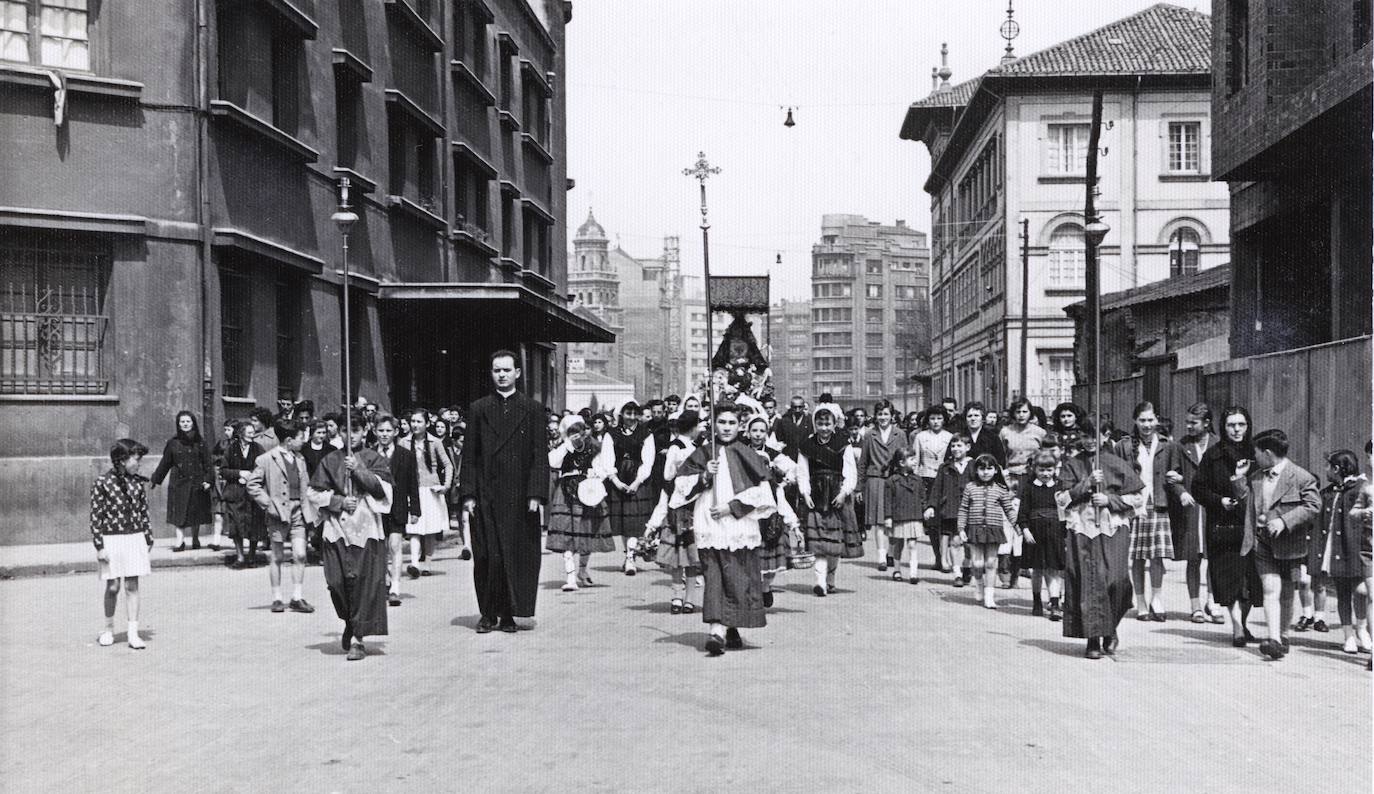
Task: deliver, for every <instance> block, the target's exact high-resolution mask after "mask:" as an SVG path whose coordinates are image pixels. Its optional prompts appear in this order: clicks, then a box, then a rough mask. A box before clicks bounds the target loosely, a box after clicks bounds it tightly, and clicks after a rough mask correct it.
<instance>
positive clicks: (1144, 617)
mask: <svg viewBox="0 0 1374 794" xmlns="http://www.w3.org/2000/svg"><path fill="white" fill-rule="evenodd" d="M1135 619H1136V620H1138V621H1140V622H1141V623H1145V622H1147V621H1149V620H1150V613H1149V612H1141V611H1140V610H1138V609H1137V610H1136V612H1135Z"/></svg>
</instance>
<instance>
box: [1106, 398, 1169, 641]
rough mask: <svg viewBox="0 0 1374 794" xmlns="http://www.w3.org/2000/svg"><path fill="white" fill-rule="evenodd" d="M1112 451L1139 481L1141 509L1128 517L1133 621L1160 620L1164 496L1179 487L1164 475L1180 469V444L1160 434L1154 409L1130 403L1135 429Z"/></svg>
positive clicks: (1166, 503)
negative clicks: (1147, 576) (1142, 489)
mask: <svg viewBox="0 0 1374 794" xmlns="http://www.w3.org/2000/svg"><path fill="white" fill-rule="evenodd" d="M1117 453H1118V455H1119V456H1120V457H1121V458H1123V459H1125V461H1126V462H1127V463H1130V464H1132V466H1134V468H1135V470H1136V473H1137V474H1139V475H1140V479H1141V480H1143V481H1144V482H1145V509H1144V512H1143V513H1139V514H1137V515H1136V516H1135V517H1134V518H1132V519H1131V584H1132V587H1133V589H1134V590H1135V612H1136V620H1142V621H1144V620H1153V621H1157V622H1159V623H1163V622H1164V601H1163V598H1162V597H1161V593H1162V592H1163V587H1164V561H1165V560H1167V559H1172V558H1173V556H1174V534H1173V531H1172V529H1171V528H1170V524H1169V496H1170V493H1171V492H1176V491H1181V490H1182V488H1181V486H1180V484H1178V483H1173V482H1170V481H1169V480H1170V478H1169V477H1168V473H1169V472H1180V471H1182V470H1183V463H1184V456H1183V448H1182V447H1180V446H1179V445H1178V444H1176V443H1174V442H1172V441H1170V440H1168V439H1166V438H1164V437H1162V436H1160V434H1159V417H1158V416H1157V415H1156V414H1155V407H1154V406H1153V405H1151V404H1150V403H1148V402H1143V403H1140V404H1139V405H1137V406H1136V407H1135V432H1134V433H1132V434H1131V435H1130V437H1128V438H1124V439H1122V440H1121V444H1120V445H1119V446H1118V447H1117ZM1174 498H1177V493H1175V494H1174ZM1147 564H1148V565H1149V569H1150V590H1149V592H1148V596H1149V598H1148V599H1147V591H1146V590H1145V567H1146V565H1147ZM1147 604H1148V607H1147Z"/></svg>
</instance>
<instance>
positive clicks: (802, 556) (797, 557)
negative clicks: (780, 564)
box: [787, 551, 816, 570]
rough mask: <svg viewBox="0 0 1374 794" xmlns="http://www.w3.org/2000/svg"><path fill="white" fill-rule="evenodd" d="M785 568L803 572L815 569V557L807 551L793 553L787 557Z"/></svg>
mask: <svg viewBox="0 0 1374 794" xmlns="http://www.w3.org/2000/svg"><path fill="white" fill-rule="evenodd" d="M787 567H789V568H792V569H794V570H803V569H806V568H814V567H816V555H815V554H813V553H812V552H809V551H798V552H793V553H792V554H789V555H788V556H787Z"/></svg>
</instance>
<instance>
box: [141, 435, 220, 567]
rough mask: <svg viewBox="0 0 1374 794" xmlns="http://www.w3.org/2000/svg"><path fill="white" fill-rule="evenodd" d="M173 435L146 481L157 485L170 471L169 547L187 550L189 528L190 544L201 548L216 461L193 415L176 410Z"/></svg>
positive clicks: (208, 519) (209, 518)
mask: <svg viewBox="0 0 1374 794" xmlns="http://www.w3.org/2000/svg"><path fill="white" fill-rule="evenodd" d="M176 428H177V431H176V435H174V436H172V437H171V438H170V439H168V440H167V446H165V447H163V449H162V460H160V461H158V464H157V469H156V470H155V471H153V476H152V479H151V480H150V481H149V482H150V483H151V484H152V487H154V488H156V487H158V486H159V485H161V484H162V481H163V480H164V479H166V478H167V475H168V474H170V475H171V480H170V481H169V482H168V485H167V523H168V524H171V525H172V526H173V527H175V528H176V533H177V545H176V546H174V547H173V548H172V551H186V534H185V533H186V530H188V529H189V530H190V532H191V548H192V549H199V548H200V528H201V526H203V525H205V524H209V523H212V522H213V521H214V519H213V518H212V517H211V516H210V489H211V488H212V487H214V484H215V464H214V462H213V460H211V457H210V445H209V444H207V443H206V442H205V439H204V438H203V437H202V436H201V435H200V428H199V427H198V426H197V424H196V417H195V415H194V414H192V413H191V412H190V411H178V412H177V417H176Z"/></svg>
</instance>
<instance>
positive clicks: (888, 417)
mask: <svg viewBox="0 0 1374 794" xmlns="http://www.w3.org/2000/svg"><path fill="white" fill-rule="evenodd" d="M894 410H895V409H894V408H893V407H892V403H890V402H888V401H887V400H879V401H878V402H877V403H876V404H875V405H874V406H873V420H874V423H875V426H874V427H873V428H872V429H871V430H869V431H868V432H867V433H863V434H862V435H861V436H860V438H859V490H858V493H859V494H862V498H863V504H864V523H865V525H866V526H867V527H868V534H870V535H872V536H873V537H874V542H875V545H876V546H877V555H878V570H879V571H884V572H885V571H887V569H888V567H890V566H891V567H896V566H897V565H898V564H899V563H900V562H901V548H902V546H903V545H904V544H903V543H898V544H897V550H896V551H897V553H896V557H897V562H893V556H894V555H893V553H892V551H891V549H890V547H891V545H892V544H891V542H890V540H891V539H890V538H889V537H888V535H889V529H888V523H887V476H888V472H889V471H890V469H891V466H892V459H893V458H895V457H896V456H897V455H899V454H901V453H902V451H903V450H905V449H906V448H907V437H906V434H905V433H903V432H902V431H901V430H900V429H899V428H898V427H897V426H896V425H895V424H894V423H893V421H892V418H893V411H894Z"/></svg>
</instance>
